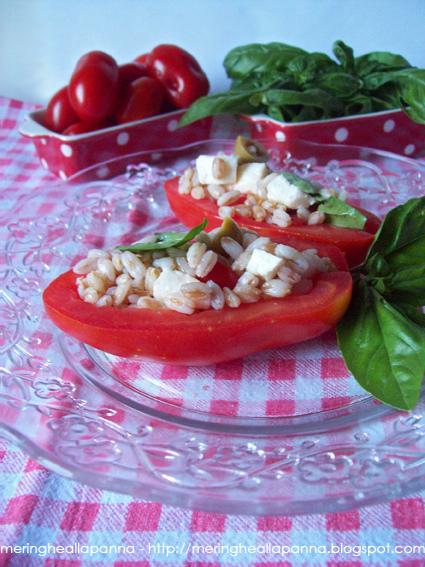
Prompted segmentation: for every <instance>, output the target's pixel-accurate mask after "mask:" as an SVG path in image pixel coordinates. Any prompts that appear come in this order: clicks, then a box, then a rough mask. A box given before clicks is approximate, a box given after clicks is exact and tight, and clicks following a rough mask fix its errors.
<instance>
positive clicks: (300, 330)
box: [43, 239, 352, 366]
mask: <svg viewBox="0 0 425 567" xmlns="http://www.w3.org/2000/svg"><path fill="white" fill-rule="evenodd" d="M291 244H296V239H292V242H291ZM308 245H309V244H308V243H306V242H300V246H301V248H302V247H307V246H308ZM319 246H320V245H319ZM329 252H330V254H329V255H330V256H333V260H334V261H335V258H338V257H339V258H340V260H341V259H342V260H341V261H342V262H343V257H342V254H341V253H340V251H339V250H338V249H336V248H335V247H323V248H322V249H319V254H321V255H328V253H329ZM77 277H79V276H77V275H76V274H74V273H73V272H72V270H70V271H68V272H66V273H65V274H62V275H61V276H59V277H58V278H56V279H55V280H54V281H53V282H52V283H51V284H50V285H49V286H48V287H47V289H46V290H45V291H44V294H43V301H44V306H45V309H46V311H47V314H48V315H49V317H50V318H51V320H52V321H53V323H54V324H55V325H57V326H58V327H59V328H60V329H62V331H64V332H65V333H67V334H69V335H71V336H73V337H75V338H76V339H78V340H81V341H83V342H84V343H87V344H89V345H91V346H93V347H95V348H99V349H102V350H104V351H106V352H109V353H112V354H115V355H117V356H124V357H132V356H139V357H143V358H146V359H149V360H154V361H158V362H162V363H170V364H178V365H195V366H202V365H207V364H216V363H219V362H224V361H228V360H232V359H235V358H240V357H243V356H247V355H249V354H252V353H255V352H258V351H261V350H265V349H269V348H277V347H281V346H284V345H288V344H293V343H297V342H301V341H305V340H308V339H311V338H314V337H317V336H319V335H320V334H322V333H324V332H326V331H328V330H329V329H331V328H332V327H333V326H334V325H335V324H336V323H337V322H338V321H339V320H340V319H341V317H342V316H343V314H344V312H345V310H346V309H347V307H348V304H349V302H350V299H351V292H352V280H351V275H350V273H349V272H347V271H338V272H328V273H323V274H318V275H317V277H316V278H315V279H314V285H313V289H312V290H311V291H310V292H309V293H307V294H305V295H290V296H287V297H285V298H283V299H272V298H271V299H265V300H261V301H259V302H257V303H251V304H242V305H241V306H240V307H239V308H237V309H231V308H229V307H225V308H224V309H223V310H221V311H215V310H213V309H210V310H208V311H199V312H197V313H195V314H193V315H183V314H182V313H177V312H176V311H171V310H165V309H164V310H158V311H155V310H149V309H143V310H139V309H130V308H119V307H96V306H95V305H92V304H89V303H85V302H84V301H83V300H82V299H81V298H80V297H79V296H78V293H77V287H76V279H77Z"/></svg>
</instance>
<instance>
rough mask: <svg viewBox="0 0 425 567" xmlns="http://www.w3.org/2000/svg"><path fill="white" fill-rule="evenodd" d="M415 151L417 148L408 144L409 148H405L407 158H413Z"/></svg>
mask: <svg viewBox="0 0 425 567" xmlns="http://www.w3.org/2000/svg"><path fill="white" fill-rule="evenodd" d="M415 150H416V148H415V146H414V145H413V144H407V146H406V147H405V148H404V153H405V154H406V156H411V155H412V154H413V152H414V151H415Z"/></svg>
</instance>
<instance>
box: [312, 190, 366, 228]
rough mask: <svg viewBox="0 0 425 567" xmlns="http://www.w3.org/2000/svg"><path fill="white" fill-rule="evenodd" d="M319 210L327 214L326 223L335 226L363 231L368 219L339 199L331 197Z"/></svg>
mask: <svg viewBox="0 0 425 567" xmlns="http://www.w3.org/2000/svg"><path fill="white" fill-rule="evenodd" d="M318 210H319V211H321V212H323V213H325V215H326V222H327V223H328V224H332V225H334V226H341V227H344V228H357V229H360V230H362V229H363V228H364V225H365V224H366V217H365V216H364V215H362V214H361V212H360V211H358V210H357V209H355V208H354V207H352V206H351V205H349V204H348V203H346V202H345V201H342V200H341V199H338V197H329V199H326V201H324V202H323V203H322V204H321V205H319V208H318Z"/></svg>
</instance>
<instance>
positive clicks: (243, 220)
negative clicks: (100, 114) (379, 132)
mask: <svg viewBox="0 0 425 567" xmlns="http://www.w3.org/2000/svg"><path fill="white" fill-rule="evenodd" d="M165 191H166V194H167V198H168V202H169V204H170V207H171V209H172V210H173V212H174V213H175V215H176V217H177V218H178V219H179V220H180V221H181V222H182V223H183V224H185V225H186V226H195V225H197V224H199V223H200V222H202V221H203V219H205V218H206V219H208V227H209V228H210V229H211V230H212V229H213V228H216V227H218V226H221V223H222V222H223V219H222V218H220V216H219V214H218V207H217V205H216V203H215V202H214V201H212V200H211V199H200V200H196V199H193V197H191V196H190V195H181V194H180V193H179V192H178V178H177V177H175V178H174V179H170V180H169V181H166V182H165ZM357 209H358V210H359V211H360V212H361V213H362V214H363V215H365V216H366V218H367V221H366V226H365V228H364V230H357V229H353V228H340V227H337V226H332V225H329V224H321V225H316V226H309V225H305V224H301V223H299V222H298V220H297V219H294V220H293V224H291V226H289V227H287V228H281V227H278V226H274V225H271V224H268V223H265V222H259V221H255V220H253V219H249V218H247V217H241V216H235V221H236V222H237V223H238V224H239V225H241V226H244V227H245V228H250V229H252V230H254V231H255V232H257V233H258V234H261V235H264V236H270V238H272V239H276V237H278V236H285V235H288V236H289V235H292V236H296V237H298V238H303V239H308V240H316V241H318V242H322V243H323V244H333V245H335V246H337V247H338V248H340V250H342V251H343V252H344V253H345V255H346V258H347V262H348V264H349V266H357V265H358V264H360V263H361V262H362V261H363V260H364V258H365V256H366V253H367V251H368V249H369V247H370V245H371V244H372V241H373V235H374V234H375V232H376V231H377V230H378V228H379V226H380V224H381V221H380V219H379V218H378V217H376V216H375V215H373V214H372V213H370V212H369V211H365V210H363V209H361V208H359V207H357Z"/></svg>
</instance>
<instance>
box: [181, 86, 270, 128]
mask: <svg viewBox="0 0 425 567" xmlns="http://www.w3.org/2000/svg"><path fill="white" fill-rule="evenodd" d="M263 90H264V89H258V88H257V89H251V90H240V91H229V92H228V93H217V94H215V95H211V96H203V97H201V98H198V100H197V101H195V102H194V103H193V104H192V106H190V107H189V109H188V110H187V112H186V113H185V114H184V115H183V116H182V117H181V119H180V122H179V126H187V125H188V124H191V123H192V122H195V121H196V120H200V119H201V118H205V117H206V116H215V115H216V114H229V113H236V112H244V113H246V114H253V113H255V112H259V109H258V106H259V105H258V104H255V103H253V102H254V98H253V97H254V95H256V94H257V93H261V92H263Z"/></svg>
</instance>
